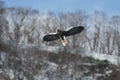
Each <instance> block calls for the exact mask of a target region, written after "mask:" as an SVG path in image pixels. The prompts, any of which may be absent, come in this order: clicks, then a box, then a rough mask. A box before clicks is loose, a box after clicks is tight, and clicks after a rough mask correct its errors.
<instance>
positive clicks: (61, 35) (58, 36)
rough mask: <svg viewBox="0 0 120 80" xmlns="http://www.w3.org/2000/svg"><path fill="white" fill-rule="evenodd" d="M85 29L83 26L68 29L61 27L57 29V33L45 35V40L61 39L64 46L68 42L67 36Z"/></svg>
mask: <svg viewBox="0 0 120 80" xmlns="http://www.w3.org/2000/svg"><path fill="white" fill-rule="evenodd" d="M83 30H84V27H83V26H77V27H72V28H70V29H69V30H67V31H62V30H60V29H57V30H56V33H52V34H48V35H45V36H44V37H43V41H54V40H58V39H61V43H62V44H63V46H65V45H66V44H67V41H66V39H65V37H67V36H71V35H75V34H78V33H80V32H82V31H83Z"/></svg>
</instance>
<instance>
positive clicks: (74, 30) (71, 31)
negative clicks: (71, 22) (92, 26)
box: [63, 26, 84, 36]
mask: <svg viewBox="0 0 120 80" xmlns="http://www.w3.org/2000/svg"><path fill="white" fill-rule="evenodd" d="M83 30H84V27H83V26H78V27H73V28H71V29H69V30H67V31H64V33H63V34H64V35H65V36H71V35H74V34H77V33H80V32H82V31H83Z"/></svg>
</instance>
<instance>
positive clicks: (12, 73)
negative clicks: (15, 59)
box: [7, 69, 15, 79]
mask: <svg viewBox="0 0 120 80" xmlns="http://www.w3.org/2000/svg"><path fill="white" fill-rule="evenodd" d="M7 75H8V76H9V78H10V79H14V78H15V75H14V72H13V70H12V69H10V70H9V71H8V73H7Z"/></svg>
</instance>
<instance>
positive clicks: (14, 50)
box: [0, 1, 120, 80]
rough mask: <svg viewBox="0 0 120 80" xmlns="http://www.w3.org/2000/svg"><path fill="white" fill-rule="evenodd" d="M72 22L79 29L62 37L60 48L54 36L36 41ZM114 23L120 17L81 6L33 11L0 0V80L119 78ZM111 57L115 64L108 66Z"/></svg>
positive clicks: (119, 36)
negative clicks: (80, 29)
mask: <svg viewBox="0 0 120 80" xmlns="http://www.w3.org/2000/svg"><path fill="white" fill-rule="evenodd" d="M78 25H82V26H85V30H84V31H83V32H82V33H80V34H77V35H75V36H70V37H67V41H68V44H67V46H66V47H63V46H62V45H61V43H60V41H59V40H57V41H53V42H44V41H43V39H42V38H43V36H44V35H46V34H48V33H50V32H55V29H61V30H66V29H67V28H69V27H75V26H78ZM119 26H120V15H108V14H106V13H104V12H102V11H98V10H96V11H94V12H92V13H90V14H87V13H85V12H84V11H82V10H78V11H76V12H59V13H54V12H51V11H49V12H38V11H37V10H33V9H31V8H23V7H18V8H15V7H6V6H5V3H4V2H2V1H0V80H105V79H106V80H120V77H119V76H117V75H120V69H119V68H120V58H119V57H120V27H119ZM92 53H94V54H92ZM85 54H86V55H88V54H91V55H92V56H94V55H97V56H99V57H100V55H101V54H102V55H106V58H105V60H98V59H94V58H92V57H90V56H86V55H85ZM82 56H84V57H82ZM109 56H110V57H109ZM111 56H112V58H111ZM114 56H115V57H114ZM113 58H115V59H116V62H114V61H113V62H112V64H111V63H110V62H109V59H113ZM113 63H115V64H113ZM101 65H102V66H101ZM99 66H100V67H99ZM107 71H108V73H107Z"/></svg>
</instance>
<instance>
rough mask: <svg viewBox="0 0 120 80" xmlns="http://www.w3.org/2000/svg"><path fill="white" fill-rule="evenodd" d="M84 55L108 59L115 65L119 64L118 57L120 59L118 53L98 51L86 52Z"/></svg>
mask: <svg viewBox="0 0 120 80" xmlns="http://www.w3.org/2000/svg"><path fill="white" fill-rule="evenodd" d="M83 56H90V57H93V58H94V59H99V60H108V61H109V62H110V63H112V64H115V65H118V58H119V59H120V57H118V56H116V55H108V54H103V53H97V52H86V53H85V55H83ZM119 61H120V60H119Z"/></svg>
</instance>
